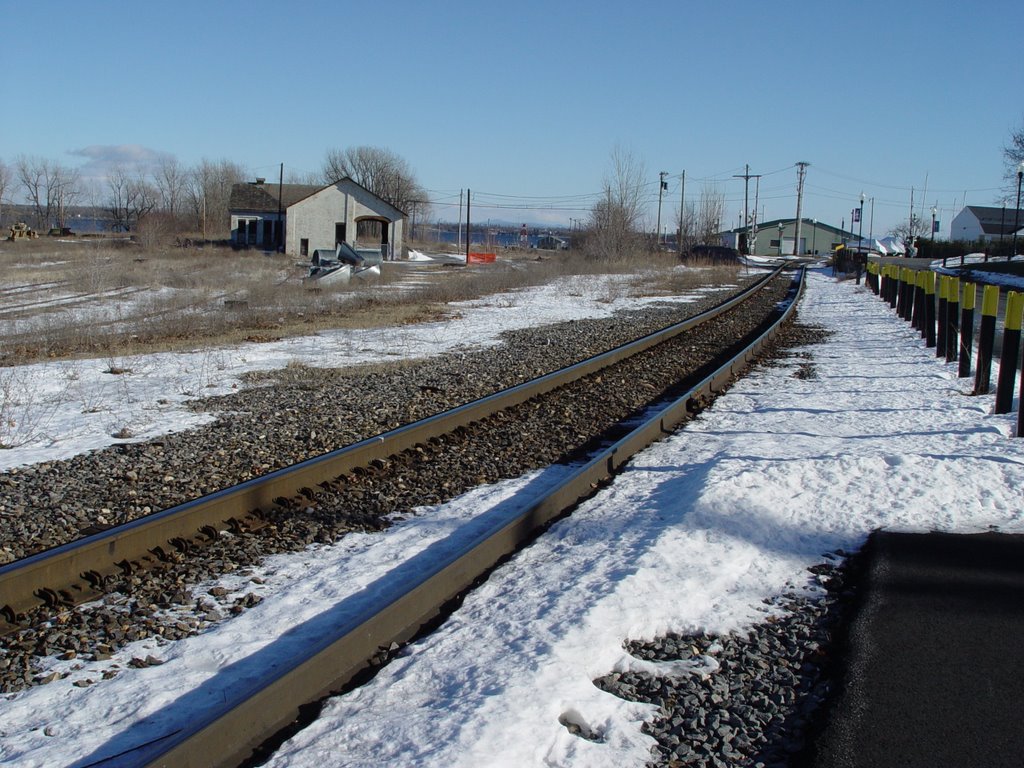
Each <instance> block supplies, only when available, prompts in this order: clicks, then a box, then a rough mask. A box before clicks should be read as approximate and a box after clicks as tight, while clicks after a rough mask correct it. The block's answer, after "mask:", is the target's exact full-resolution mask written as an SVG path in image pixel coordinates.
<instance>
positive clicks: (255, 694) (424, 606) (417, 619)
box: [136, 270, 804, 768]
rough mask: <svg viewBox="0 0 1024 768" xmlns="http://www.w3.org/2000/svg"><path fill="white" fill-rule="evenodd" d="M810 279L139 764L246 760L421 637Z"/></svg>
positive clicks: (671, 422)
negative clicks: (669, 391) (457, 540)
mask: <svg viewBox="0 0 1024 768" xmlns="http://www.w3.org/2000/svg"><path fill="white" fill-rule="evenodd" d="M803 275H804V272H803V270H800V271H799V272H798V274H797V275H796V277H795V278H794V280H793V285H792V289H791V291H790V294H789V297H788V298H789V305H788V307H786V309H785V310H784V312H783V313H782V315H781V316H780V317H779V318H778V319H777V320H776V321H775V322H774V323H773V324H772V325H771V327H770V328H769V329H767V330H766V331H765V332H764V333H763V334H761V335H760V336H759V337H758V338H757V339H756V340H755V341H753V342H751V343H750V344H749V345H748V346H746V347H745V348H744V349H742V350H741V351H739V352H738V353H737V354H736V355H735V356H734V357H733V358H732V359H731V360H729V362H727V363H725V364H724V365H722V366H721V367H719V368H718V369H716V370H715V371H714V372H713V373H711V374H710V375H709V376H707V377H706V378H705V379H703V380H702V381H700V382H699V383H698V384H696V385H695V386H693V387H692V388H691V389H689V390H688V391H687V392H686V393H685V394H683V395H682V396H681V397H679V398H678V399H675V400H674V401H672V402H671V403H670V404H668V405H666V406H664V407H662V408H660V409H659V410H657V412H656V413H654V414H653V415H650V416H649V417H648V418H646V420H645V421H644V423H643V424H641V425H640V426H638V427H636V428H635V429H634V430H633V431H632V432H630V433H629V434H627V435H626V436H625V437H623V438H621V439H620V440H618V441H617V442H616V443H614V444H613V445H611V446H609V447H607V448H606V449H604V450H601V451H600V452H599V453H598V454H596V455H594V456H593V457H592V458H591V459H590V460H589V461H588V462H587V463H586V464H584V465H582V466H580V467H579V468H578V469H577V470H575V471H574V472H573V474H572V475H571V476H570V477H568V478H567V479H565V480H564V481H563V482H562V483H561V484H560V485H558V486H557V487H556V488H555V489H553V490H552V491H550V492H548V493H547V494H546V495H545V496H544V497H543V498H540V499H538V500H536V501H535V502H534V503H532V504H531V505H530V506H528V507H527V508H525V509H524V510H523V511H522V512H521V513H519V514H518V515H517V516H516V517H515V518H514V519H513V520H511V521H509V522H504V523H498V524H496V525H495V527H494V528H493V529H492V530H491V531H489V532H484V533H481V534H479V535H478V537H477V539H476V542H475V543H474V544H472V545H470V546H467V547H466V548H465V549H463V550H461V551H459V552H456V553H452V554H451V555H449V556H448V558H447V559H446V560H443V561H439V562H437V561H435V562H433V563H432V564H431V565H430V567H429V569H427V570H426V571H425V572H422V573H420V574H418V578H417V579H410V580H405V581H403V582H402V583H401V584H400V585H397V586H395V587H394V588H393V589H392V591H391V593H389V594H384V595H382V597H381V601H380V603H379V604H378V605H380V608H379V609H376V610H370V609H368V610H367V612H366V613H365V614H363V615H360V616H356V617H353V618H351V619H349V620H348V622H347V623H346V625H345V626H344V627H342V628H340V629H339V631H338V633H337V634H336V636H335V637H333V638H325V639H324V640H323V641H322V642H321V644H320V645H319V646H318V647H315V648H311V649H309V651H308V652H307V653H306V655H304V656H303V657H301V658H292V659H291V660H290V665H289V666H288V667H287V668H285V669H280V670H278V671H277V672H276V673H275V675H274V677H273V679H269V680H266V681H264V682H263V683H261V684H254V685H253V688H252V689H251V690H250V691H249V692H246V693H240V694H238V695H237V697H236V698H235V699H233V700H229V701H225V702H224V703H223V704H222V705H221V706H220V707H219V708H218V709H217V711H215V712H212V713H210V716H209V717H206V718H204V719H203V720H202V721H201V722H195V723H191V724H190V725H189V726H187V727H186V728H183V729H181V730H179V731H176V732H174V733H170V734H168V735H167V736H166V737H165V738H164V739H161V740H160V741H159V743H158V744H147V745H142V746H140V748H139V750H138V752H137V753H136V754H137V756H138V757H139V761H138V763H139V764H140V765H146V766H148V767H149V768H156V767H157V766H182V767H185V768H187V767H189V766H234V765H238V764H239V763H240V762H241V761H243V760H245V759H247V758H248V757H249V756H250V755H251V754H252V752H253V750H254V749H255V748H256V747H258V746H259V745H260V744H262V743H263V742H264V741H265V740H266V739H267V738H269V736H271V735H273V734H274V733H277V732H278V731H279V730H280V729H282V728H284V727H286V726H287V725H289V724H290V723H292V722H293V721H294V719H295V717H296V715H297V713H298V711H299V707H300V706H302V705H304V704H307V703H310V702H315V701H318V700H320V699H321V698H323V697H325V696H328V695H330V694H331V693H332V692H336V691H338V690H340V689H341V688H342V687H344V686H345V685H346V684H347V683H349V682H350V681H351V680H352V679H353V678H354V677H355V676H356V675H357V674H358V673H359V672H361V671H362V670H364V669H366V668H367V667H369V666H371V665H372V664H373V659H374V658H375V657H376V656H378V654H379V653H380V652H381V650H382V649H387V648H389V647H391V644H392V643H395V642H397V643H402V642H404V641H406V640H408V639H410V638H412V637H414V636H415V635H416V634H417V632H418V631H419V630H420V628H421V627H422V626H423V625H424V624H425V623H427V622H429V621H430V620H432V619H434V618H436V617H437V615H439V613H440V612H441V611H442V610H443V607H444V606H445V604H447V603H448V602H449V601H451V600H452V599H453V598H455V597H457V596H458V595H460V594H461V593H463V592H465V590H467V589H469V588H470V587H471V586H472V585H473V583H474V582H476V581H477V580H479V579H480V578H481V577H482V576H484V575H486V574H487V573H488V572H489V571H490V570H491V569H492V568H493V567H494V566H495V565H496V564H497V563H498V562H499V561H501V559H502V558H504V557H506V556H508V555H509V554H511V553H513V552H515V551H516V550H517V549H519V548H520V546H521V545H522V544H523V542H525V541H527V540H528V539H529V538H530V537H531V535H533V534H534V533H535V532H536V531H537V530H538V529H540V528H542V527H543V526H545V525H547V524H548V523H550V522H551V521H552V520H553V519H554V518H556V517H558V516H560V515H561V514H563V513H564V512H565V511H566V510H568V509H571V508H572V507H573V506H575V505H576V504H578V503H579V502H580V501H582V500H584V499H586V498H588V497H589V496H591V495H593V494H594V493H595V489H597V488H599V487H600V486H601V484H603V483H605V482H607V481H608V480H609V479H610V478H611V477H612V475H613V474H614V473H615V472H616V471H617V470H618V469H619V468H621V467H622V465H623V464H625V463H626V462H627V461H628V460H629V458H630V457H631V456H633V455H634V454H635V453H637V452H638V451H640V450H642V449H643V448H645V447H647V446H648V445H650V444H651V443H653V442H655V441H656V440H658V439H660V438H662V437H664V436H665V435H667V434H669V433H670V432H671V431H672V430H673V428H674V427H676V426H678V425H679V424H680V423H682V422H684V421H686V420H688V419H689V418H691V417H692V416H693V415H694V413H695V412H697V411H699V410H700V404H701V402H702V401H703V398H705V397H707V396H709V395H712V394H715V393H718V392H720V391H721V390H722V389H723V388H724V386H725V385H726V384H727V383H728V382H729V381H731V380H733V379H734V378H735V377H736V376H737V375H738V374H739V373H741V372H742V370H743V369H745V368H746V367H747V365H748V364H749V363H750V361H751V360H752V359H753V358H754V357H756V355H757V354H758V352H759V351H760V350H761V349H762V348H763V346H764V345H765V344H766V343H768V342H769V341H770V339H771V338H773V337H774V336H775V334H776V333H777V332H778V330H779V329H780V327H781V325H782V323H783V322H784V321H785V320H787V319H788V318H790V317H791V316H792V314H793V312H794V311H795V308H796V305H797V301H798V299H799V297H800V295H801V293H802V291H803V287H804V280H803ZM410 581H411V582H412V583H411V584H410Z"/></svg>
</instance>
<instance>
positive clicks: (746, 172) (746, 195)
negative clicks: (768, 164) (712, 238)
mask: <svg viewBox="0 0 1024 768" xmlns="http://www.w3.org/2000/svg"><path fill="white" fill-rule="evenodd" d="M733 178H734V179H743V225H745V226H746V227H747V247H746V248H744V249H743V250H744V253H743V255H744V256H748V255H750V248H751V245H752V242H753V239H754V231H753V229H752V227H751V223H752V222H751V218H750V214H749V213H748V205H749V202H750V180H751V179H758V180H759V181H758V182H757V184H758V189H760V188H761V182H760V178H761V174H759V173H751V172H750V163H745V164H744V166H743V173H734V174H733ZM754 217H755V218H756V217H757V204H756V202H755V204H754ZM743 225H741V227H740V228H741V229H742V226H743Z"/></svg>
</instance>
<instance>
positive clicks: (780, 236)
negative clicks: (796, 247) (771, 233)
mask: <svg viewBox="0 0 1024 768" xmlns="http://www.w3.org/2000/svg"><path fill="white" fill-rule="evenodd" d="M779 258H780V259H781V258H782V222H781V221H780V222H779Z"/></svg>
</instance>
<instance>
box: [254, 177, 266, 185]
mask: <svg viewBox="0 0 1024 768" xmlns="http://www.w3.org/2000/svg"><path fill="white" fill-rule="evenodd" d="M264 182H266V179H265V178H263V177H262V176H257V177H256V183H257V184H263V183H264Z"/></svg>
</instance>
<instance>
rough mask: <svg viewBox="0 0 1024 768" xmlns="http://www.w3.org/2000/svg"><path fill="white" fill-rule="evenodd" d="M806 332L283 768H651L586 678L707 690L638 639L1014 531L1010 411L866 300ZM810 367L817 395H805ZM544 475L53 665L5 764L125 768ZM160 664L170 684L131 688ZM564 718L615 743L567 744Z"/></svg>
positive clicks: (548, 477) (845, 301)
mask: <svg viewBox="0 0 1024 768" xmlns="http://www.w3.org/2000/svg"><path fill="white" fill-rule="evenodd" d="M800 316H801V318H802V320H803V322H805V323H808V324H812V325H818V326H822V327H824V328H828V329H830V330H832V331H833V332H834V335H833V336H832V337H831V338H830V339H829V340H828V341H827V342H825V343H822V344H818V345H814V346H811V347H807V348H804V349H803V350H802V351H803V352H804V353H805V354H806V357H800V358H792V359H791V360H790V361H789V362H787V363H784V364H781V365H775V366H772V367H765V368H761V369H758V370H756V371H755V372H754V373H753V374H752V375H750V376H749V377H747V378H744V379H743V380H741V381H739V382H737V383H736V385H735V386H734V387H733V388H732V389H731V390H730V391H729V392H728V393H727V394H726V395H725V396H723V397H721V398H719V399H718V400H717V401H716V403H715V404H714V406H713V407H712V408H711V409H709V410H708V411H706V412H705V413H703V414H702V415H701V416H700V417H699V418H698V419H697V420H696V421H694V422H692V423H691V424H690V425H689V426H688V427H687V428H686V429H685V430H683V431H681V432H680V433H678V434H676V435H674V436H672V437H670V438H669V439H666V440H665V441H663V442H661V443H659V444H657V445H655V446H653V447H651V448H650V449H648V450H646V451H644V452H643V453H641V454H639V455H638V456H637V457H635V458H634V460H633V461H632V462H631V464H630V465H629V467H628V469H627V470H626V471H625V472H624V473H623V474H622V475H620V476H619V477H618V478H617V479H616V481H615V482H614V483H613V484H612V485H611V486H610V487H609V488H607V489H606V490H604V491H602V492H601V493H600V494H598V495H597V496H596V497H594V498H593V499H592V500H590V501H589V502H587V503H585V504H583V505H582V506H581V507H580V508H579V509H578V510H577V511H576V512H574V514H573V515H572V516H571V517H569V518H567V519H565V520H563V521H561V522H559V523H558V524H556V525H555V526H553V527H552V528H551V530H550V531H549V532H548V533H547V534H546V535H544V536H543V537H541V538H540V539H539V540H538V541H536V542H535V543H534V544H533V545H532V546H531V547H530V548H529V549H527V550H525V551H524V552H522V553H520V554H519V555H518V556H516V557H514V558H512V559H511V560H510V561H509V562H508V563H506V564H505V565H504V566H502V567H501V568H499V569H498V570H496V571H495V572H494V573H493V574H492V576H491V577H490V579H489V580H488V581H487V582H486V583H485V584H484V585H482V586H481V587H480V588H479V589H478V590H476V591H475V592H474V593H473V594H471V595H470V596H469V597H468V598H467V599H466V601H465V603H464V604H463V606H462V607H461V608H460V609H459V610H458V611H457V612H456V613H455V614H454V615H453V616H452V617H451V618H450V620H448V621H447V622H446V623H445V624H444V625H443V626H442V627H440V628H439V629H438V630H437V631H436V632H434V633H433V634H431V635H430V636H429V637H427V638H424V639H423V640H421V641H419V642H417V643H415V644H413V645H411V646H410V647H408V648H407V649H405V650H404V651H403V653H402V654H401V655H400V656H399V657H398V658H397V659H395V660H394V661H393V662H392V663H391V664H390V665H388V666H387V667H385V668H384V669H383V670H382V671H381V672H380V674H378V675H377V677H376V678H375V679H374V680H372V681H371V682H370V683H368V684H367V685H365V686H364V687H362V688H360V689H358V690H356V691H353V692H352V693H349V694H347V695H345V696H342V697H338V698H335V699H333V700H331V701H330V702H328V703H327V705H326V706H325V708H324V710H323V713H322V715H321V717H320V719H319V720H318V721H317V722H316V723H314V724H313V725H312V726H310V727H309V728H307V729H306V730H304V731H302V732H301V733H299V734H298V735H296V736H295V737H294V738H292V739H291V740H290V741H289V742H287V743H286V744H285V745H284V746H283V748H282V749H281V750H280V751H279V752H278V754H277V755H275V756H274V758H273V759H272V761H271V765H274V766H290V767H291V768H307V767H308V768H313V767H314V766H315V767H316V768H322V766H324V765H330V766H344V765H349V766H364V767H365V766H383V765H416V766H479V765H489V766H587V768H592V767H594V766H630V765H637V766H641V765H643V764H644V763H645V762H646V760H647V759H648V758H649V757H650V751H649V750H650V747H651V745H652V744H653V741H652V739H651V738H650V737H649V736H647V735H645V734H643V733H642V731H641V728H640V726H641V723H642V721H643V719H644V718H645V717H650V716H651V715H652V714H653V711H654V710H653V708H652V707H649V706H647V705H644V704H638V703H631V702H626V701H622V700H620V699H617V698H615V697H613V696H612V695H610V694H608V693H605V692H603V691H601V690H599V689H598V688H596V687H595V686H594V685H593V684H592V682H591V681H592V680H593V679H594V678H596V677H598V676H601V675H604V674H607V673H608V672H610V671H613V670H622V669H625V668H633V667H642V668H647V669H650V668H654V669H655V670H656V671H657V672H658V673H659V674H665V675H681V674H693V673H695V671H694V670H693V669H691V668H689V667H688V666H687V665H685V664H681V663H680V664H674V665H664V666H661V667H652V665H651V664H649V663H647V662H640V661H638V660H636V659H633V658H631V657H630V656H628V655H627V654H626V653H625V652H624V651H623V648H622V643H623V641H624V640H626V639H627V638H632V639H639V638H650V637H652V636H654V635H656V634H658V633H663V632H666V631H669V630H676V631H681V632H687V631H695V630H702V629H703V630H707V631H710V632H723V631H730V630H736V631H742V630H743V628H744V627H747V626H749V625H750V624H751V623H752V622H754V621H757V620H759V619H763V618H764V612H765V611H767V610H775V609H769V608H768V607H766V606H765V605H764V604H763V603H762V598H764V597H767V596H771V595H775V594H777V593H778V592H780V591H781V590H783V589H786V588H787V587H788V586H789V585H793V586H795V587H796V588H801V587H802V586H804V585H805V584H806V583H807V580H806V576H807V574H806V570H805V569H806V568H807V567H808V566H809V565H812V564H814V563H816V562H820V561H821V559H822V555H823V554H824V553H825V552H828V551H831V550H834V549H836V548H839V547H842V548H845V549H854V548H856V547H858V546H859V545H861V544H862V543H863V541H864V539H865V537H866V536H867V534H868V532H869V531H870V530H872V529H873V528H876V527H887V528H891V529H899V530H930V529H940V530H947V531H979V530H985V529H987V528H988V527H989V526H998V527H999V528H1000V529H1001V530H1005V531H1024V511H1022V509H1021V503H1020V500H1021V495H1020V488H1021V487H1022V486H1024V440H1017V439H1015V438H1014V437H1012V435H1013V431H1014V425H1015V422H1016V414H1015V413H1014V414H1010V415H999V416H997V415H993V414H992V413H991V410H992V403H993V398H992V396H984V397H968V396H965V395H966V394H967V393H968V392H969V390H970V384H969V382H967V381H966V380H958V379H957V378H956V368H955V365H949V364H946V363H945V362H944V361H942V360H940V359H937V358H936V357H935V354H934V350H931V349H927V348H925V347H924V345H923V344H922V342H921V340H920V337H919V335H918V334H917V332H916V331H913V330H912V329H911V328H909V327H908V326H907V324H905V323H904V322H903V321H901V320H899V319H897V318H896V316H895V315H894V313H893V312H892V311H891V310H890V309H889V308H888V305H887V304H885V303H883V302H881V301H879V300H878V299H877V298H876V297H874V296H873V295H872V294H871V293H870V292H869V291H868V290H867V289H866V288H864V287H863V286H854V285H853V284H852V283H851V282H849V281H847V282H842V283H837V282H834V281H833V280H831V279H830V278H829V277H827V276H826V275H825V274H823V273H816V274H812V275H811V276H810V284H809V286H808V291H807V294H806V296H805V298H804V300H803V303H802V305H801V309H800ZM851 320H852V321H851ZM321 343H322V342H321ZM285 354H287V353H285ZM807 366H812V367H813V372H814V374H815V375H814V377H812V378H807V377H806V376H805V375H800V376H798V375H796V374H797V373H798V372H800V373H801V374H806V372H807V370H808V368H807ZM558 474H559V470H558V469H557V468H555V469H551V470H548V471H546V472H542V473H538V474H534V475H531V476H529V477H524V478H521V479H518V480H515V481H510V482H506V483H501V484H499V485H496V486H492V487H485V488H480V489H477V490H475V491H473V492H471V493H469V494H467V495H466V496H464V497H462V498H460V499H457V500H455V501H453V502H451V503H449V504H446V505H444V506H441V507H437V508H428V509H421V510H419V511H418V513H417V514H416V515H413V516H410V517H409V518H408V519H405V520H402V521H400V522H396V524H395V525H394V526H393V527H392V528H390V529H389V530H388V531H386V532H384V533H382V534H375V535H362V534H355V535H350V536H348V537H346V538H345V539H344V540H342V541H341V542H340V543H338V544H336V545H333V546H329V547H318V548H316V549H314V550H310V551H308V552H305V553H302V554H298V555H289V556H282V557H277V558H273V559H271V560H270V561H268V562H267V563H266V564H265V565H264V566H263V567H261V568H260V569H259V570H258V571H253V572H249V573H244V574H234V575H232V576H230V577H226V578H225V579H223V580H222V582H220V584H221V585H222V586H224V587H225V588H226V589H227V590H228V594H227V595H226V596H225V599H226V600H228V601H230V600H231V599H232V598H233V597H235V596H238V595H242V594H245V593H248V592H254V593H257V594H259V595H261V596H263V597H264V600H263V602H262V603H260V604H259V605H257V606H255V607H253V608H251V609H250V610H248V611H246V612H245V613H244V614H242V615H241V616H239V617H237V618H235V619H232V620H230V621H227V622H224V623H221V624H219V625H215V626H213V627H211V629H209V630H208V631H206V632H204V633H203V634H201V635H199V636H196V637H192V638H189V639H187V640H184V641H179V642H174V643H160V642H158V641H155V640H148V641H145V642H142V643H138V644H136V645H134V646H130V647H127V648H125V649H122V650H121V651H119V652H118V653H116V654H115V655H114V656H113V657H112V658H111V659H109V660H107V661H104V662H82V661H79V660H72V661H57V660H53V661H52V662H51V664H52V667H53V668H54V669H59V670H64V671H70V675H69V676H68V677H66V678H64V679H60V680H57V681H55V682H52V683H50V684H49V685H46V686H42V687H39V688H34V689H31V690H28V691H26V692H23V693H20V694H16V695H12V696H7V697H4V698H3V700H0V762H9V763H11V764H17V765H22V766H54V765H78V766H85V765H92V764H93V763H94V762H98V761H101V760H102V761H103V762H102V764H103V765H104V766H114V765H132V764H135V763H136V762H137V761H138V758H139V754H140V753H139V752H137V751H134V749H135V748H136V747H138V746H139V745H143V744H147V743H149V742H151V741H153V740H155V739H159V738H160V737H161V736H163V735H165V734H168V733H170V732H172V731H174V730H175V729H176V728H179V727H181V726H182V725H184V724H186V723H188V722H189V721H190V720H191V719H192V718H194V717H196V716H197V715H198V713H199V712H200V711H202V710H203V708H204V707H206V706H209V705H211V703H213V702H217V701H220V700H222V699H223V698H224V697H226V696H227V697H230V695H231V693H232V692H234V691H238V690H241V689H243V688H244V687H245V686H246V685H247V684H248V682H249V681H250V679H251V677H252V676H253V675H255V674H258V673H259V672H260V671H261V670H263V669H267V668H270V667H271V666H273V665H274V664H275V663H277V662H280V661H283V660H284V659H286V658H287V657H288V654H289V651H290V649H291V648H292V647H294V646H293V644H294V643H297V642H301V641H302V640H303V638H307V637H318V636H320V635H321V634H322V633H323V632H324V631H325V628H326V627H328V626H330V625H333V624H334V623H336V622H339V621H343V620H344V617H345V616H346V615H347V614H348V612H349V611H351V610H356V609H358V607H359V606H360V604H361V602H362V601H363V600H365V599H367V598H366V595H368V594H370V593H372V592H374V591H376V590H378V589H381V588H386V587H387V586H388V584H389V583H390V581H392V580H394V579H398V578H401V572H402V570H403V569H407V568H410V567H415V564H416V563H417V562H420V563H422V562H429V561H430V560H431V558H432V557H434V556H435V554H434V553H436V552H437V551H438V550H443V549H445V548H447V547H449V546H450V545H452V544H453V543H454V542H457V541H458V540H459V539H460V538H461V537H464V536H466V535H469V531H470V530H471V528H472V526H473V524H474V521H475V520H476V519H478V518H479V516H480V515H492V516H500V515H502V514H506V513H508V512H509V511H510V510H512V509H515V508H517V507H519V506H521V505H523V504H525V503H527V501H528V500H529V499H530V498H531V497H532V495H534V494H535V493H537V492H538V491H539V489H541V488H542V487H545V486H546V485H547V484H549V483H552V482H555V481H556V479H557V476H558ZM254 579H255V580H254ZM210 586H211V585H205V586H204V587H202V588H200V590H199V592H200V593H205V592H206V590H207V589H209V587H210ZM150 655H151V656H153V657H155V658H156V659H160V660H162V661H163V662H164V663H163V664H161V665H159V666H150V667H148V668H145V669H137V670H135V669H131V670H130V669H127V666H128V662H129V661H130V660H131V659H132V658H133V657H140V658H145V657H146V656H150ZM708 663H709V664H713V663H714V662H713V659H712V660H709V661H708ZM104 673H108V674H109V673H116V675H115V676H113V677H112V678H111V679H107V680H103V679H102V678H103V676H104ZM86 680H89V681H92V683H93V684H91V685H86V686H85V687H76V686H75V683H76V682H78V683H79V684H80V685H81V684H83V683H84V681H86ZM560 718H561V719H567V720H572V721H574V722H577V723H586V724H587V725H588V726H589V728H590V729H592V730H594V731H597V732H599V733H600V734H601V735H602V736H603V741H601V742H591V741H586V740H583V739H581V738H579V737H577V736H574V735H572V734H571V733H570V732H569V731H568V730H567V729H566V728H565V726H563V725H562V724H561V723H560ZM121 753H125V754H124V755H123V756H122V757H120V758H113V759H110V760H104V758H107V757H110V756H112V755H117V754H121Z"/></svg>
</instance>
